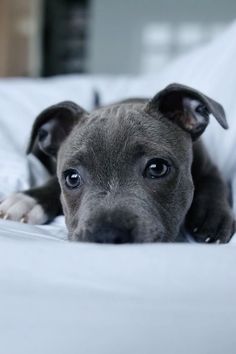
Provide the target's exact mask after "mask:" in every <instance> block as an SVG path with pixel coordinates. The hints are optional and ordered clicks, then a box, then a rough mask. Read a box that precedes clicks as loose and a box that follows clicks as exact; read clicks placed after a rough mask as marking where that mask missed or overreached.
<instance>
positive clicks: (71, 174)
mask: <svg viewBox="0 0 236 354" xmlns="http://www.w3.org/2000/svg"><path fill="white" fill-rule="evenodd" d="M64 178H65V185H66V186H67V187H68V188H70V189H73V188H77V187H79V186H80V184H81V176H80V174H79V173H78V171H77V170H75V169H73V168H71V169H69V170H67V171H65V172H64Z"/></svg>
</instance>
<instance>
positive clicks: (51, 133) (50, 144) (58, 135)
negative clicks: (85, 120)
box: [27, 101, 87, 158]
mask: <svg viewBox="0 0 236 354" xmlns="http://www.w3.org/2000/svg"><path fill="white" fill-rule="evenodd" d="M86 114H87V112H86V111H85V110H84V109H83V108H81V107H80V106H78V105H77V104H75V103H74V102H70V101H65V102H60V103H58V104H56V105H54V106H51V107H49V108H47V109H45V110H44V111H43V112H42V113H40V114H39V116H38V117H37V118H36V120H35V122H34V125H33V128H32V132H31V138H30V142H29V145H28V149H27V154H30V153H31V152H33V151H34V150H35V149H39V150H41V152H43V153H44V154H46V155H47V156H50V157H54V158H55V157H56V155H57V152H58V149H59V147H60V144H61V143H62V142H63V140H64V139H65V138H66V136H67V135H68V134H69V133H70V131H71V129H72V128H73V126H75V125H76V124H77V123H78V122H79V120H81V118H82V117H83V116H86Z"/></svg>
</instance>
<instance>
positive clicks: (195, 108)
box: [145, 84, 228, 140]
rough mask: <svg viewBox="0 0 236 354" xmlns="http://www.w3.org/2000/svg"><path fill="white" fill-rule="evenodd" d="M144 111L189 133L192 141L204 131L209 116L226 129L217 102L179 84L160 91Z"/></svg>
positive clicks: (223, 115) (224, 120) (222, 114)
mask: <svg viewBox="0 0 236 354" xmlns="http://www.w3.org/2000/svg"><path fill="white" fill-rule="evenodd" d="M145 110H146V112H148V113H150V114H151V113H155V112H158V113H161V115H163V116H165V117H167V118H168V119H170V120H172V121H173V122H175V123H176V124H178V125H179V126H180V127H182V128H183V129H184V130H186V131H187V132H189V133H190V134H191V136H192V138H193V140H195V139H197V138H198V137H199V136H200V135H201V134H202V133H203V132H204V130H205V129H206V127H207V125H208V123H209V115H210V114H212V115H213V116H214V117H215V118H216V120H217V121H218V122H219V124H220V125H221V126H222V127H223V128H224V129H228V124H227V121H226V117H225V112H224V109H223V107H222V106H221V105H220V104H219V103H218V102H216V101H214V100H212V99H211V98H209V97H207V96H205V95H203V94H202V93H201V92H199V91H197V90H194V89H192V88H190V87H187V86H184V85H180V84H171V85H169V86H167V87H166V88H165V89H164V90H162V91H160V92H159V93H158V94H156V96H154V97H153V99H151V101H149V102H148V104H147V106H146V109H145Z"/></svg>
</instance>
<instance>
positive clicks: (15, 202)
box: [0, 193, 48, 225]
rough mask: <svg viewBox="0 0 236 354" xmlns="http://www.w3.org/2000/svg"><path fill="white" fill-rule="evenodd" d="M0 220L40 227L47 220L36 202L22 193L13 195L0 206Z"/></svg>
mask: <svg viewBox="0 0 236 354" xmlns="http://www.w3.org/2000/svg"><path fill="white" fill-rule="evenodd" d="M0 218H2V219H5V220H12V221H19V222H22V223H28V224H40V225H41V224H44V223H45V222H47V219H48V218H47V215H46V214H45V212H44V210H43V208H42V206H41V205H39V204H38V202H37V200H35V199H34V198H32V197H30V196H28V195H26V194H24V193H16V194H13V195H11V196H9V197H7V198H6V199H5V200H4V201H3V202H2V203H1V204H0Z"/></svg>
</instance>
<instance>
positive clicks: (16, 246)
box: [0, 23, 236, 354]
mask: <svg viewBox="0 0 236 354" xmlns="http://www.w3.org/2000/svg"><path fill="white" fill-rule="evenodd" d="M235 58H236V23H234V24H232V26H231V27H230V28H229V29H228V30H227V31H226V32H224V33H222V35H221V36H220V37H218V38H217V39H216V40H214V41H213V42H212V43H210V44H208V45H206V46H204V47H202V48H200V49H198V50H196V51H194V52H192V53H190V54H188V55H185V56H183V57H182V58H180V59H179V60H177V61H175V62H174V63H173V64H172V65H170V66H168V67H166V69H165V70H163V72H162V73H161V74H159V75H157V76H149V77H147V76H145V77H138V78H133V77H106V76H98V77H89V76H69V77H58V78H52V79H40V80H34V79H12V80H9V79H7V80H0V197H1V196H4V195H8V194H9V193H11V192H13V191H17V190H21V189H26V188H28V187H29V185H30V181H31V180H32V174H34V176H35V177H37V183H39V184H40V183H42V181H43V180H44V179H45V178H46V176H47V173H46V171H45V170H44V169H43V167H42V166H41V165H40V164H39V162H38V161H36V160H35V159H33V158H32V157H31V158H26V156H25V148H26V144H27V140H28V137H29V134H30V129H31V125H32V122H33V120H34V118H35V116H36V115H37V114H38V113H39V112H40V111H41V110H42V109H44V108H45V107H47V106H48V105H50V104H54V103H56V102H58V101H61V100H67V99H69V100H74V101H75V102H78V103H79V104H81V105H82V106H84V107H85V108H87V109H90V108H91V107H92V104H93V92H94V90H97V91H98V92H99V93H100V94H101V98H102V102H103V103H104V104H105V103H109V102H111V101H116V100H118V99H121V98H124V97H130V96H147V97H150V96H152V95H154V94H155V93H156V92H157V91H158V90H160V89H161V88H163V87H164V86H165V85H167V84H169V83H171V82H180V83H183V84H187V85H190V86H193V87H195V88H197V89H199V90H202V91H203V92H205V93H206V94H207V95H209V96H210V97H212V98H215V99H216V100H218V101H220V102H221V103H222V104H223V106H224V107H225V110H226V113H227V118H228V121H229V125H230V130H228V131H224V130H223V129H222V128H221V127H220V126H219V125H218V124H217V123H216V122H215V121H214V119H212V120H211V124H210V126H209V128H208V129H207V131H206V133H205V134H204V140H205V143H206V144H207V146H208V149H209V151H210V153H211V155H212V157H213V158H214V160H215V162H216V163H217V164H218V166H219V167H220V169H221V171H222V172H223V174H224V176H225V177H226V178H227V179H228V180H229V181H231V182H232V187H233V197H234V201H235V202H234V210H235V213H236V154H235V151H236V100H235V94H236V66H235ZM65 238H66V230H65V227H64V225H63V218H60V219H59V220H58V223H56V224H52V225H47V226H39V227H33V226H29V225H21V224H18V223H13V222H9V221H1V222H0V354H32V353H35V354H42V353H43V354H53V353H57V354H68V353H70V354H78V353H80V354H99V353H102V354H111V353H112V354H121V353H122V354H130V353H135V354H144V353H145V354H153V353H165V354H179V353H181V354H189V353H191V354H213V353H214V354H222V353H227V354H234V353H235V348H236V339H235V328H236V253H235V247H234V243H235V242H236V240H235V237H234V240H233V242H231V243H230V244H229V245H196V244H194V245H189V244H184V245H183V244H182V245H176V244H175V245H136V246H99V245H85V244H83V245H82V244H72V243H68V242H65ZM55 241H56V242H55Z"/></svg>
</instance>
